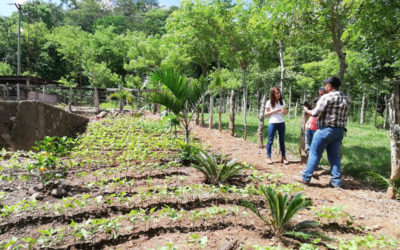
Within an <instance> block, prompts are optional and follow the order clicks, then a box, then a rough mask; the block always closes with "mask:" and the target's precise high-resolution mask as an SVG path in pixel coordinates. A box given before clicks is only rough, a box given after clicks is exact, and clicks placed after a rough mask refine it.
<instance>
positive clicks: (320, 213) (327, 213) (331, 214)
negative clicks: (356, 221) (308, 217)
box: [312, 206, 353, 226]
mask: <svg viewBox="0 0 400 250" xmlns="http://www.w3.org/2000/svg"><path fill="white" fill-rule="evenodd" d="M345 208H346V207H345V206H322V207H313V208H312V209H313V210H315V216H317V217H318V218H320V219H323V220H326V221H327V222H328V223H331V222H335V221H336V220H337V219H342V218H345V217H348V218H349V219H348V220H346V224H347V225H348V226H349V225H351V224H353V217H352V216H351V215H350V214H348V213H347V212H345Z"/></svg>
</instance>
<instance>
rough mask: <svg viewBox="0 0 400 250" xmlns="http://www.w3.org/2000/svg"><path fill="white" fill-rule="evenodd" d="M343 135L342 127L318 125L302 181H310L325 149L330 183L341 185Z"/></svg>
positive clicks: (336, 185)
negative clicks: (329, 167)
mask: <svg viewBox="0 0 400 250" xmlns="http://www.w3.org/2000/svg"><path fill="white" fill-rule="evenodd" d="M343 136H344V129H343V128H334V127H320V128H318V130H317V131H316V132H315V134H314V137H313V140H312V143H311V147H310V152H309V156H308V161H307V165H306V169H305V170H304V171H303V175H302V178H303V181H305V182H310V180H311V177H312V175H313V173H314V171H315V170H316V169H317V167H318V164H319V161H320V160H321V157H322V153H323V152H324V150H325V149H326V152H327V154H328V160H329V164H330V165H331V185H332V186H335V187H339V186H340V185H341V169H340V167H341V166H340V152H339V151H340V145H341V144H342V140H343Z"/></svg>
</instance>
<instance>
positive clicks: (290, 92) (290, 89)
mask: <svg viewBox="0 0 400 250" xmlns="http://www.w3.org/2000/svg"><path fill="white" fill-rule="evenodd" d="M291 105H292V86H290V87H289V109H288V119H290V111H291V110H292V106H291Z"/></svg>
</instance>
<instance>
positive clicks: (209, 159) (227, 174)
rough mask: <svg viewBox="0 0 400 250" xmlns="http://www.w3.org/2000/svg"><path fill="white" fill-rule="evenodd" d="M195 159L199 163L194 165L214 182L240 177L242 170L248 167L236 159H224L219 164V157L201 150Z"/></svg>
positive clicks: (208, 179)
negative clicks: (227, 160)
mask: <svg viewBox="0 0 400 250" xmlns="http://www.w3.org/2000/svg"><path fill="white" fill-rule="evenodd" d="M195 160H196V161H197V162H198V164H199V165H195V164H193V167H194V168H196V169H197V170H199V171H200V172H202V173H203V174H204V175H205V176H206V178H207V181H209V182H210V183H213V184H217V183H224V182H226V181H228V180H230V179H232V178H234V177H238V176H240V173H241V171H242V170H244V169H247V168H248V167H247V166H243V165H241V164H239V163H237V162H236V159H233V160H231V161H229V162H226V160H225V159H223V160H222V161H221V164H218V161H217V158H216V157H215V156H214V155H213V154H211V153H208V152H205V151H200V153H199V155H198V156H195Z"/></svg>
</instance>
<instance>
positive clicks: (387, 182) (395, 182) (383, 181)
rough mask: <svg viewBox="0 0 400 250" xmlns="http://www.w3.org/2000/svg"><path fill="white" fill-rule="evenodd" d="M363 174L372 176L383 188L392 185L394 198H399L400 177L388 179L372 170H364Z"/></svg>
mask: <svg viewBox="0 0 400 250" xmlns="http://www.w3.org/2000/svg"><path fill="white" fill-rule="evenodd" d="M364 174H366V175H368V176H370V177H372V178H374V179H375V180H376V181H377V182H378V183H379V184H381V185H382V186H384V187H385V188H388V187H392V188H393V189H394V192H395V194H396V199H398V200H400V179H395V180H390V179H388V178H385V177H383V176H382V175H380V174H378V173H374V172H365V173H364Z"/></svg>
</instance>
